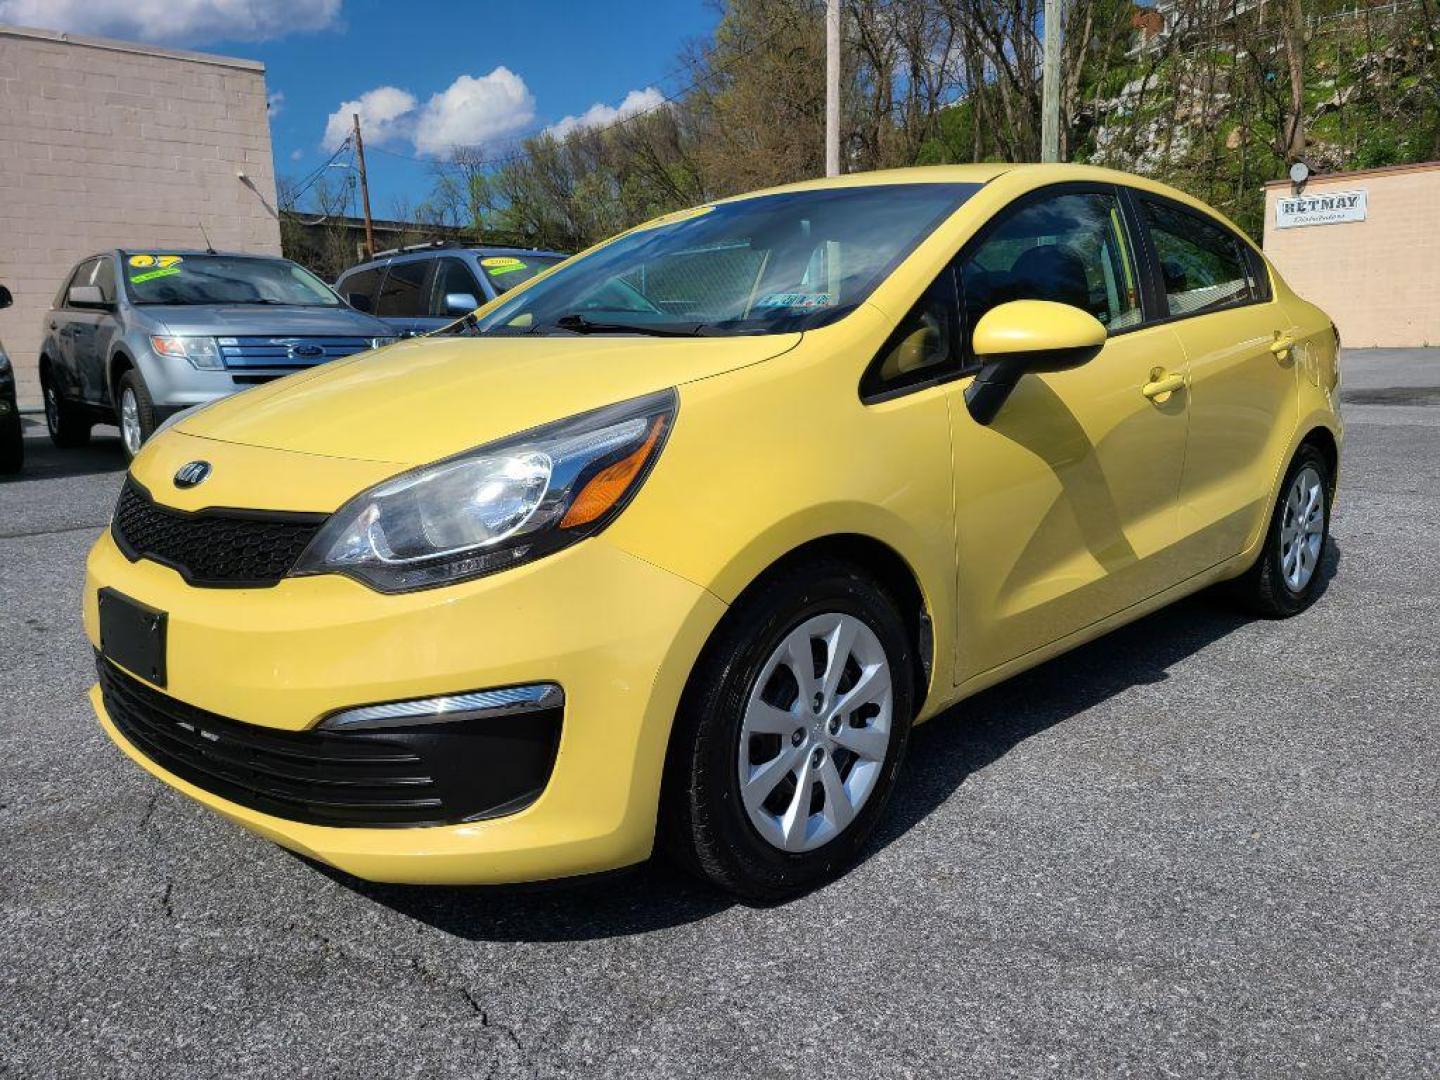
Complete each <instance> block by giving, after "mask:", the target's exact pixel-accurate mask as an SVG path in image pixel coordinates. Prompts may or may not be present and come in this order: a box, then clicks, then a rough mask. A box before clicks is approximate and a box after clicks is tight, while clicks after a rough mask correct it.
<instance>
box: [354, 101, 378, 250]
mask: <svg viewBox="0 0 1440 1080" xmlns="http://www.w3.org/2000/svg"><path fill="white" fill-rule="evenodd" d="M350 116H351V118H352V119H353V120H354V121H355V166H356V168H357V169H359V171H360V204H361V205H362V206H364V207H365V258H366V260H367V261H368V260H370V259H373V258H374V257H375V223H374V222H372V221H371V220H370V182H369V180H368V179H366V176H365V140H364V139H362V138H361V137H360V114H359V113H358V112H357V113H351V114H350Z"/></svg>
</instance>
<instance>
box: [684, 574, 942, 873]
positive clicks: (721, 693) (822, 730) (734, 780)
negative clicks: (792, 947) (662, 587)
mask: <svg viewBox="0 0 1440 1080" xmlns="http://www.w3.org/2000/svg"><path fill="white" fill-rule="evenodd" d="M913 670H914V656H913V651H912V646H911V644H910V639H909V635H908V634H907V633H906V631H905V623H904V621H903V619H902V617H901V614H900V611H899V608H898V607H897V605H896V603H895V601H894V600H893V598H892V597H891V596H890V595H889V594H888V593H887V592H886V591H885V590H884V589H882V588H881V587H880V586H879V585H877V584H876V583H875V582H874V581H873V580H871V579H870V578H869V577H867V576H866V575H865V574H864V573H863V572H862V571H860V570H858V569H857V568H855V567H853V566H850V565H849V564H846V563H841V562H829V561H827V562H824V563H822V564H818V565H814V566H811V567H809V568H807V569H805V570H803V571H800V572H797V573H793V574H790V575H787V576H785V577H781V578H778V579H777V580H775V581H773V582H771V583H769V586H768V587H767V588H765V589H764V590H762V591H758V592H757V593H755V594H753V595H752V597H751V598H750V599H748V600H747V601H743V602H742V603H741V604H740V605H737V607H736V609H735V610H733V611H732V612H731V614H730V616H729V617H728V618H727V621H726V624H725V625H724V626H723V627H722V630H721V632H720V634H719V635H718V637H717V638H716V640H715V641H714V642H713V643H712V646H711V648H709V649H708V650H707V652H706V655H705V658H704V659H702V661H701V663H700V665H699V667H698V668H697V670H696V673H695V676H694V677H693V678H692V680H691V684H690V686H689V687H688V688H687V691H686V694H685V699H684V701H683V702H682V705H681V709H680V713H679V715H678V716H677V719H676V729H675V733H674V735H673V737H672V742H671V752H670V758H669V762H668V765H667V774H666V790H665V797H664V799H663V800H662V806H661V815H662V817H661V822H660V827H661V834H662V837H663V838H664V840H665V842H666V845H667V847H668V848H669V850H670V851H671V853H672V854H673V855H674V856H675V857H676V858H677V860H678V861H679V862H680V863H681V864H682V865H685V866H687V867H689V868H690V869H691V870H693V871H695V872H697V873H698V874H699V875H700V876H702V877H704V878H706V879H708V880H709V881H711V882H712V883H714V884H716V885H718V886H720V887H721V888H723V889H726V890H728V891H730V892H733V893H735V894H737V895H739V896H741V897H744V898H746V899H750V900H757V901H762V902H763V901H774V900H779V899H782V898H784V897H786V896H790V895H793V894H795V893H798V892H801V891H803V890H805V889H808V888H811V887H813V886H815V885H817V884H819V883H821V882H822V881H824V880H826V879H828V878H830V877H832V876H833V875H835V874H836V873H838V872H839V871H840V870H842V869H843V868H844V867H846V866H847V865H849V864H850V862H851V861H853V859H854V858H855V856H856V854H857V853H858V851H859V850H860V848H861V846H862V845H863V844H864V842H865V840H866V839H867V838H868V837H869V835H870V833H871V832H872V830H873V829H874V827H875V823H876V822H877V820H878V819H879V817H880V815H881V813H882V812H883V810H884V807H885V803H886V801H887V799H888V797H889V795H890V791H891V789H892V788H893V786H894V783H895V776H896V773H897V772H898V770H899V768H900V763H901V760H902V759H903V757H904V753H905V747H906V744H907V742H908V739H909V733H910V722H911V718H912V713H913V710H914V682H913V678H912V674H911V673H912V672H913Z"/></svg>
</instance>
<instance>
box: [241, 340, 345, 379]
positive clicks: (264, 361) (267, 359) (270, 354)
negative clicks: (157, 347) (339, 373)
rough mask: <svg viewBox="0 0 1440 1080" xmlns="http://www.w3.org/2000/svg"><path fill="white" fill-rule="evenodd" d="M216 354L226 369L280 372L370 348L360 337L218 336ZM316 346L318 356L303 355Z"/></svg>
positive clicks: (337, 358) (312, 365) (300, 368)
mask: <svg viewBox="0 0 1440 1080" xmlns="http://www.w3.org/2000/svg"><path fill="white" fill-rule="evenodd" d="M219 342H220V358H221V359H222V360H223V361H224V363H225V366H226V367H227V368H230V369H232V370H233V369H235V368H239V369H240V370H242V371H243V370H246V369H264V370H265V371H268V372H275V373H280V374H283V373H284V372H287V371H300V370H302V369H304V368H309V367H314V366H315V365H316V364H323V363H325V362H326V361H327V360H339V359H342V358H343V357H346V356H351V355H353V354H355V353H357V352H362V351H363V350H365V349H368V348H370V339H369V338H364V337H256V336H250V337H222V338H220V339H219ZM315 349H319V350H320V353H319V355H318V356H310V355H304V354H306V353H310V352H312V351H313V350H315Z"/></svg>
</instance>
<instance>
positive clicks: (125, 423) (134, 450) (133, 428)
mask: <svg viewBox="0 0 1440 1080" xmlns="http://www.w3.org/2000/svg"><path fill="white" fill-rule="evenodd" d="M120 437H121V438H122V439H124V440H125V449H126V450H128V451H130V455H131V456H132V457H133V456H135V455H136V454H138V453H139V452H140V444H141V443H142V442H143V441H144V437H143V436H142V435H141V432H140V403H139V402H138V401H136V400H135V391H134V390H132V389H130V388H129V387H128V386H127V387H126V388H125V389H124V390H123V391H122V392H121V394H120Z"/></svg>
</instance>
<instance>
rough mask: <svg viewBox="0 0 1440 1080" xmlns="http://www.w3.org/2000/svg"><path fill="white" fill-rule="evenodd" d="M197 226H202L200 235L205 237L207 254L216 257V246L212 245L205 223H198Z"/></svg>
mask: <svg viewBox="0 0 1440 1080" xmlns="http://www.w3.org/2000/svg"><path fill="white" fill-rule="evenodd" d="M195 224H196V225H199V226H200V235H201V236H203V237H205V254H206V255H214V254H215V245H214V244H212V243H210V234H209V233H207V232H206V231H205V223H204V222H203V221H196V222H195Z"/></svg>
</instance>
